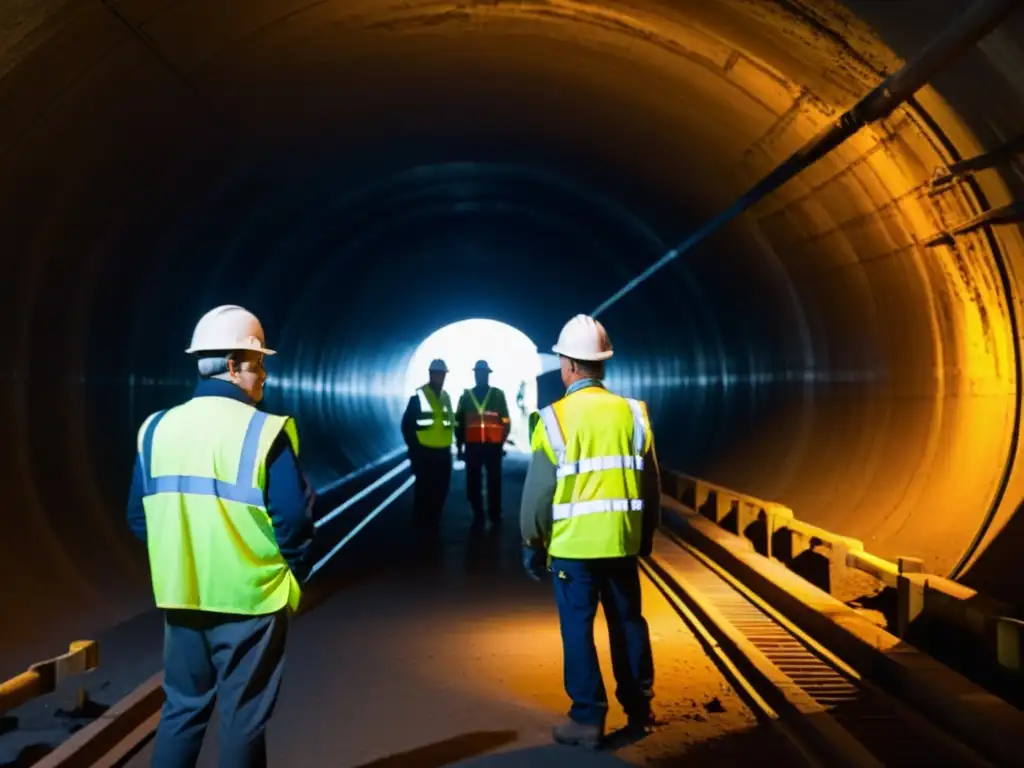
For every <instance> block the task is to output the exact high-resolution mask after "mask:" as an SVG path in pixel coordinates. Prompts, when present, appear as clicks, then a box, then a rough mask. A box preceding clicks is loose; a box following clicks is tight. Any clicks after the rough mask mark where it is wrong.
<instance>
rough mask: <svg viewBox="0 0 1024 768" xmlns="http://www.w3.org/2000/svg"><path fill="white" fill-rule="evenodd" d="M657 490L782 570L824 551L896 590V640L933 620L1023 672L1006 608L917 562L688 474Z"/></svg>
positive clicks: (1017, 636)
mask: <svg viewBox="0 0 1024 768" xmlns="http://www.w3.org/2000/svg"><path fill="white" fill-rule="evenodd" d="M662 482H663V492H664V493H665V494H666V495H668V496H670V497H672V498H674V499H676V500H677V501H679V502H680V503H682V504H683V505H685V506H687V507H689V508H690V509H693V510H694V511H696V512H698V513H700V514H701V515H702V516H703V517H706V518H708V519H709V520H711V521H712V522H714V523H716V524H718V525H721V526H722V527H723V528H725V529H726V530H729V531H731V532H732V533H735V534H737V535H739V536H743V537H744V538H747V539H748V540H750V541H751V544H752V545H753V546H754V548H755V549H756V550H757V551H758V552H759V553H760V554H762V555H764V556H765V557H769V558H773V559H776V560H779V561H781V562H783V563H785V564H786V565H787V566H789V565H791V564H792V562H793V561H794V560H795V559H796V558H798V557H799V556H800V555H802V554H803V553H804V552H807V551H808V550H811V549H813V548H821V549H823V550H825V551H826V552H827V553H828V556H829V560H830V563H831V564H832V566H833V567H838V568H840V569H842V568H850V569H854V570H857V571H859V572H861V573H865V574H867V575H869V576H872V577H874V578H875V579H876V580H877V581H879V582H881V583H882V584H884V585H885V586H886V587H889V588H892V589H895V590H896V594H897V616H896V634H897V635H899V636H900V637H904V636H906V634H907V632H908V630H909V629H910V625H911V624H912V623H913V622H914V621H915V620H918V619H919V618H934V619H937V620H939V621H941V622H944V623H946V624H948V625H950V626H954V627H956V628H958V629H961V630H964V631H966V632H969V633H970V634H972V635H974V636H975V637H976V638H977V639H978V640H979V641H980V643H981V647H982V649H983V653H984V655H985V656H986V657H987V658H989V659H990V660H992V661H994V662H995V663H996V664H998V665H999V667H1001V668H1003V669H1005V670H1006V671H1008V672H1011V673H1013V674H1021V673H1022V671H1024V660H1022V657H1024V622H1022V621H1020V620H1018V619H1016V618H1014V617H1013V613H1014V609H1013V607H1012V606H1010V605H1008V604H1006V603H1003V602H1000V601H998V600H994V599H992V598H989V597H986V596H985V595H982V594H979V593H978V592H976V591H975V590H973V589H971V588H969V587H965V586H964V585H962V584H959V583H957V582H955V581H952V580H950V579H947V578H945V577H943V576H939V575H936V574H932V573H927V572H926V571H925V569H924V563H923V561H922V560H921V559H920V558H916V557H897V559H896V561H891V560H887V559H885V558H882V557H878V556H877V555H873V554H871V553H870V552H867V551H866V550H865V548H864V542H862V541H860V540H858V539H854V538H852V537H850V536H843V535H842V534H838V533H833V532H832V531H827V530H825V529H824V528H819V527H818V526H815V525H811V524H809V523H805V522H803V521H802V520H798V519H797V518H796V516H795V515H794V514H793V510H792V509H790V508H789V507H787V506H785V505H783V504H779V503H777V502H773V501H766V500H764V499H759V498H757V497H754V496H750V495H749V494H745V493H741V492H739V491H734V490H732V489H731V488H726V487H724V486H721V485H717V484H715V483H712V482H709V481H707V480H703V479H701V478H697V477H692V476H690V475H686V474H683V473H681V472H676V471H673V470H667V469H666V470H664V471H663V473H662Z"/></svg>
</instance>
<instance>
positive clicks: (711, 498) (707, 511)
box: [691, 491, 718, 522]
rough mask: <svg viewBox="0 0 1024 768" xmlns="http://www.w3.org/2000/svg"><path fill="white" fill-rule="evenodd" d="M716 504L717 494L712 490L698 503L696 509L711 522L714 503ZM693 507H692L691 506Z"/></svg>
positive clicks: (713, 513) (712, 520)
mask: <svg viewBox="0 0 1024 768" xmlns="http://www.w3.org/2000/svg"><path fill="white" fill-rule="evenodd" d="M717 504H718V496H717V495H716V494H715V492H714V491H712V492H711V493H709V494H708V497H707V498H706V499H705V500H704V503H703V504H701V505H700V509H697V510H696V511H697V512H698V513H699V514H700V515H701V516H702V517H706V518H707V519H708V520H710V521H711V522H715V514H716V505H717ZM691 509H693V507H691Z"/></svg>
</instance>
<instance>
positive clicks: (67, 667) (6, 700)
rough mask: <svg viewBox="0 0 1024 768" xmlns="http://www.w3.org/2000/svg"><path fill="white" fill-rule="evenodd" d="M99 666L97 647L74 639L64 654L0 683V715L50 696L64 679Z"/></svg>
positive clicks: (90, 641)
mask: <svg viewBox="0 0 1024 768" xmlns="http://www.w3.org/2000/svg"><path fill="white" fill-rule="evenodd" d="M99 663H100V647H99V644H98V643H96V642H95V641H94V640H76V641H75V642H73V643H71V645H70V647H69V648H68V652H67V653H65V654H63V655H61V656H57V657H55V658H52V659H47V660H46V661H40V662H39V663H37V664H33V665H32V666H31V667H29V668H28V669H27V670H26V671H25V672H22V673H21V674H20V675H18V676H17V677H13V678H11V679H10V680H7V681H6V682H3V683H0V715H5V714H7V713H8V712H10V711H11V710H13V709H17V708H18V707H20V706H21V705H22V704H24V703H25V702H28V701H31V700H32V699H35V698H38V697H39V696H45V695H46V694H48V693H53V692H54V691H55V690H57V686H58V685H60V683H61V682H63V681H64V680H65V679H66V678H68V677H71V676H73V675H81V674H84V673H85V672H90V671H92V670H94V669H96V667H98V666H99Z"/></svg>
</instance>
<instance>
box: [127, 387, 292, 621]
mask: <svg viewBox="0 0 1024 768" xmlns="http://www.w3.org/2000/svg"><path fill="white" fill-rule="evenodd" d="M282 432H284V433H285V434H287V436H288V438H289V440H290V441H291V444H292V448H293V449H294V450H295V452H296V454H297V453H298V434H297V432H296V431H295V429H294V423H293V422H292V421H291V420H290V419H288V418H286V417H284V416H274V415H269V414H266V413H263V412H260V411H257V410H256V409H255V408H254V407H252V406H250V405H246V404H245V403H241V402H238V401H235V400H231V399H228V398H221V397H199V398H195V399H193V400H190V401H188V402H187V403H184V404H183V405H181V406H178V407H176V408H172V409H171V410H169V411H162V412H159V413H157V414H154V415H153V416H151V417H150V418H149V420H148V421H147V423H146V424H145V425H144V427H143V429H142V430H141V433H140V435H139V439H138V453H139V459H140V462H141V464H142V482H143V500H142V501H143V507H144V509H145V513H146V529H147V534H148V535H147V548H148V550H149V561H150V571H151V576H152V581H153V594H154V597H155V599H156V604H157V606H158V607H160V608H164V609H168V608H182V609H189V610H199V611H211V612H217V613H234V614H243V615H264V614H268V613H273V612H275V611H278V610H281V609H282V608H284V607H285V606H290V607H291V608H292V609H295V608H297V607H298V603H299V600H300V598H301V595H302V590H301V587H300V586H299V583H298V581H297V580H296V579H295V576H294V575H293V574H292V572H291V569H290V568H289V567H288V564H287V563H286V562H285V560H284V557H283V556H282V555H281V550H280V548H279V547H278V544H277V539H276V538H275V536H274V529H273V523H272V521H271V519H270V516H269V514H268V512H267V508H266V502H265V500H264V487H265V475H266V466H265V462H266V457H267V455H268V453H269V451H270V448H271V446H272V445H273V443H274V441H275V440H276V439H277V438H278V436H279V435H280V434H281V433H282Z"/></svg>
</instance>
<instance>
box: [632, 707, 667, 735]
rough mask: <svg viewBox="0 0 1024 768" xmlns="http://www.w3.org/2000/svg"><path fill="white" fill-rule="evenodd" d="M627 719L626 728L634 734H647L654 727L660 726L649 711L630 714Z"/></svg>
mask: <svg viewBox="0 0 1024 768" xmlns="http://www.w3.org/2000/svg"><path fill="white" fill-rule="evenodd" d="M627 718H628V719H627V723H626V728H627V729H628V730H630V731H632V732H634V733H649V732H650V731H651V729H653V728H654V727H655V726H656V725H660V723H659V722H658V719H657V718H656V717H655V716H654V713H653V712H651V711H650V710H647V711H646V712H635V713H630V714H629V715H628V716H627Z"/></svg>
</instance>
